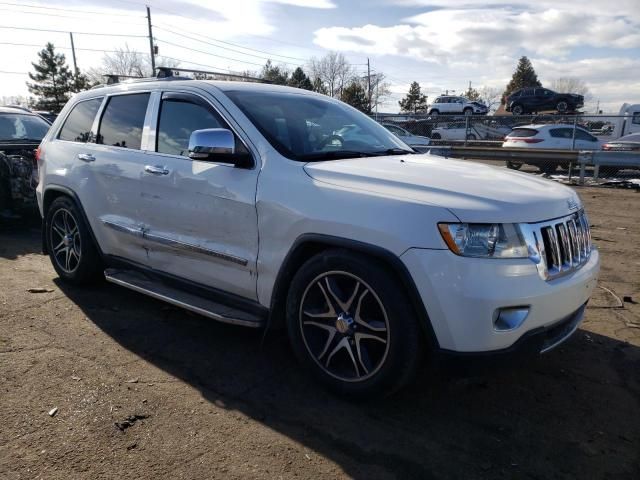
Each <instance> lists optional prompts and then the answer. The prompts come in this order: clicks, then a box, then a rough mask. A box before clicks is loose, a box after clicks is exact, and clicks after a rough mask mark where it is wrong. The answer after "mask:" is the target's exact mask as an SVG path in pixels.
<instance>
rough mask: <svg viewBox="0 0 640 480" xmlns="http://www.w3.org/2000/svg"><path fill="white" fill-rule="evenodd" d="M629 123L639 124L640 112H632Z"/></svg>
mask: <svg viewBox="0 0 640 480" xmlns="http://www.w3.org/2000/svg"><path fill="white" fill-rule="evenodd" d="M631 123H633V124H634V125H640V112H633V117H632V118H631Z"/></svg>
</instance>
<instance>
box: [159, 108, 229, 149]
mask: <svg viewBox="0 0 640 480" xmlns="http://www.w3.org/2000/svg"><path fill="white" fill-rule="evenodd" d="M205 128H229V127H228V126H227V125H226V123H224V121H223V120H222V119H221V118H220V117H219V116H218V115H217V114H216V113H215V112H213V111H212V110H210V109H208V108H205V107H204V106H203V105H200V104H196V103H192V102H189V101H184V100H173V99H166V100H162V106H161V108H160V119H159V121H158V136H157V139H158V140H157V141H158V146H157V150H158V152H159V153H168V154H171V155H182V156H188V155H189V151H188V147H189V137H190V136H191V132H193V131H194V130H202V129H205Z"/></svg>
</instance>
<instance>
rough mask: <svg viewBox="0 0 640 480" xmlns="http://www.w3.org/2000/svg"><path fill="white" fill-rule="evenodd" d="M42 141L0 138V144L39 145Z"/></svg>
mask: <svg viewBox="0 0 640 480" xmlns="http://www.w3.org/2000/svg"><path fill="white" fill-rule="evenodd" d="M41 141H42V139H40V140H38V139H36V138H2V139H0V143H11V144H13V143H40V142H41Z"/></svg>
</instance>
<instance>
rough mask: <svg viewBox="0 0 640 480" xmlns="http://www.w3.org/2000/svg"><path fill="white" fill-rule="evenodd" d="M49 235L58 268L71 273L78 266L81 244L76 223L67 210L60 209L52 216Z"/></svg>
mask: <svg viewBox="0 0 640 480" xmlns="http://www.w3.org/2000/svg"><path fill="white" fill-rule="evenodd" d="M49 235H50V240H51V249H52V256H53V258H54V259H55V261H56V263H57V265H58V267H60V268H61V269H62V270H63V271H64V272H65V273H73V272H74V271H75V270H76V269H77V268H78V265H80V259H81V257H82V243H81V238H80V230H79V228H78V222H77V221H76V219H75V218H74V216H73V214H72V213H71V212H70V211H69V210H67V209H65V208H60V209H59V210H57V211H56V212H55V213H54V214H53V217H52V218H51V228H50V230H49Z"/></svg>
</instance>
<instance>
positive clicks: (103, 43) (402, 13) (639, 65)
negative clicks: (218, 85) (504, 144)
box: [0, 0, 640, 111]
mask: <svg viewBox="0 0 640 480" xmlns="http://www.w3.org/2000/svg"><path fill="white" fill-rule="evenodd" d="M145 4H149V5H150V6H151V9H152V19H153V23H154V26H155V29H154V37H155V38H156V43H157V45H158V46H159V48H160V53H161V54H164V55H167V56H170V57H173V58H178V59H180V60H181V61H182V66H184V67H188V66H193V67H194V68H195V67H197V66H198V65H209V66H211V67H216V68H219V69H229V70H235V71H237V70H259V69H260V65H261V64H263V63H264V61H266V59H267V58H269V57H271V58H272V59H273V60H274V61H276V63H277V61H278V60H280V61H282V62H289V63H288V64H285V65H286V66H287V67H289V68H295V66H297V65H302V66H303V67H304V65H305V63H306V59H308V58H310V57H312V56H315V57H320V56H322V55H324V54H325V53H327V52H328V51H330V50H334V51H339V52H342V53H344V54H345V55H346V56H347V58H348V59H349V60H350V61H351V62H352V63H354V64H356V68H357V70H358V71H359V72H361V73H363V72H364V71H365V69H366V67H365V66H364V64H365V63H366V60H367V58H369V59H370V60H371V65H372V67H373V69H374V71H377V72H383V73H385V74H386V75H387V77H388V80H389V82H390V84H391V90H392V95H391V96H390V97H389V98H388V99H387V102H386V103H385V105H384V107H383V109H384V110H387V111H395V110H397V100H398V99H399V98H401V97H402V96H403V94H404V93H405V92H406V91H407V89H408V85H409V83H410V82H411V81H413V80H416V81H418V82H420V84H421V85H422V87H423V89H424V90H425V91H426V93H428V95H429V96H430V98H433V97H435V96H436V95H437V94H439V93H442V92H443V91H444V90H455V91H457V92H460V91H462V90H463V89H465V88H466V86H467V85H468V83H469V82H470V81H471V82H472V84H473V85H474V86H475V87H482V86H486V87H493V88H503V87H504V85H505V84H506V83H507V82H508V80H509V77H510V75H511V73H512V72H513V69H514V67H515V65H516V63H517V60H518V58H519V57H520V56H521V55H527V56H529V58H530V59H531V60H532V62H533V64H534V67H535V68H536V71H537V72H538V75H539V77H540V79H541V80H542V82H543V83H546V84H549V83H551V82H552V81H553V80H554V79H556V78H558V77H567V76H569V77H577V78H580V79H582V80H584V81H585V82H587V84H588V86H589V88H590V91H591V93H592V95H593V103H594V104H595V102H596V101H598V100H599V101H600V105H601V108H604V109H605V110H607V111H617V110H618V108H619V106H620V104H622V103H623V102H632V103H640V77H639V76H638V72H639V71H640V0H617V1H616V2H615V5H613V4H611V3H610V2H603V1H602V0H597V1H594V0H581V1H580V2H575V1H567V0H565V1H562V0H556V1H552V0H536V1H531V0H526V1H525V0H512V1H510V2H499V1H494V2H491V3H490V4H489V3H487V2H482V1H479V0H386V1H383V0H369V1H367V2H355V1H344V0H233V1H231V0H224V1H219V0H213V1H198V0H149V1H147V2H145V1H143V0H140V1H136V0H106V1H96V0H94V1H91V0H84V1H78V0H67V1H65V2H61V1H56V0H50V1H47V2H46V3H45V2H39V1H37V0H27V1H25V2H20V1H17V0H13V2H11V1H8V2H1V1H0V25H1V26H18V27H29V28H39V29H48V30H60V31H61V32H60V33H54V32H40V31H25V30H15V29H3V28H0V58H2V59H3V66H2V67H1V68H0V70H2V71H11V72H26V71H28V70H30V61H32V60H35V57H36V52H37V51H38V50H39V48H41V47H40V45H43V44H44V43H45V42H46V41H52V42H53V43H54V44H55V45H56V46H59V47H61V48H66V49H63V50H62V51H63V52H64V53H65V54H67V57H68V58H69V60H70V50H68V47H69V36H68V34H67V33H64V32H68V31H70V30H73V31H74V32H78V33H76V34H75V44H76V47H77V48H78V49H81V48H82V49H84V50H78V62H79V66H80V68H81V69H87V68H90V67H98V66H99V65H100V63H101V58H102V56H103V54H104V53H103V52H100V51H99V50H112V49H114V48H117V47H121V46H123V45H124V43H125V42H126V43H127V44H128V45H129V47H131V48H135V49H136V50H138V51H140V52H141V53H143V54H144V53H146V52H147V51H148V40H147V39H145V38H144V35H146V33H147V32H146V19H145V18H144V15H145V8H144V5H145ZM578 4H579V5H580V7H579V8H577V7H576V6H577V5H578ZM170 30H173V32H171V31H170ZM80 32H88V33H104V34H108V35H101V36H98V35H83V34H81V33H80ZM115 34H119V35H123V36H120V37H116V36H110V35H115ZM126 35H132V37H127V36H126ZM184 35H187V36H189V37H195V38H199V39H201V40H205V41H207V42H208V43H203V42H198V41H197V40H193V39H192V38H188V37H185V36H184ZM203 35H204V36H207V37H209V38H210V39H211V40H209V39H205V38H204V37H203ZM214 39H215V40H214ZM220 41H224V42H230V43H232V44H233V45H229V44H228V43H227V44H225V43H220ZM9 43H13V44H16V43H22V44H29V45H26V46H24V45H8V44H9ZM212 44H213V45H212ZM243 47H246V48H243ZM190 49H191V50H190ZM230 49H232V50H230ZM194 50H200V51H199V52H198V51H194ZM233 50H235V51H233ZM241 52H242V53H241ZM196 64H198V65H196ZM200 68H202V67H200ZM0 79H1V81H2V83H1V84H2V86H3V88H2V93H0V96H3V95H17V94H26V93H27V92H26V88H25V85H24V83H25V80H26V76H25V75H24V74H23V73H11V74H9V73H0Z"/></svg>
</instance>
